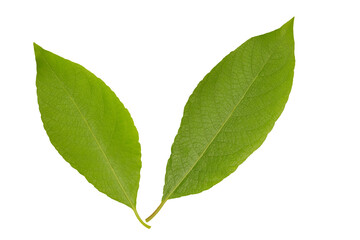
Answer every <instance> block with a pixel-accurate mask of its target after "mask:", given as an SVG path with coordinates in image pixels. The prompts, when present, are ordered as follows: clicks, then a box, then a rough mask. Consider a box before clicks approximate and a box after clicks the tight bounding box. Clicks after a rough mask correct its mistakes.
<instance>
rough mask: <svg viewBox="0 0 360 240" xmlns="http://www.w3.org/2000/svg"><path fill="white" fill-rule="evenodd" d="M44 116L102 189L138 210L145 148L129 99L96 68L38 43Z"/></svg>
mask: <svg viewBox="0 0 360 240" xmlns="http://www.w3.org/2000/svg"><path fill="white" fill-rule="evenodd" d="M34 49H35V56H36V63H37V77H36V86H37V95H38V103H39V109H40V112H41V119H42V121H43V124H44V128H45V130H46V133H47V134H48V136H49V138H50V141H51V143H52V144H53V145H54V147H55V148H56V150H57V151H58V152H59V153H60V155H61V156H62V157H63V158H64V159H65V160H66V161H67V162H69V163H70V164H71V166H72V167H74V168H75V169H76V170H78V171H79V173H81V174H82V175H84V176H85V178H86V179H87V180H88V181H89V182H90V183H91V184H93V185H94V186H95V187H96V188H97V189H98V190H99V191H100V192H103V193H105V194H106V195H108V196H109V197H110V198H112V199H115V200H117V201H119V202H121V203H123V204H125V205H127V206H129V207H130V208H132V209H133V211H134V212H135V214H136V216H137V217H138V219H139V220H140V221H141V219H140V218H139V216H138V214H137V212H136V196H137V191H138V188H139V180H140V168H141V160H140V157H141V152H140V144H139V137H138V132H137V130H136V128H135V125H134V122H133V120H132V118H131V116H130V114H129V112H128V110H127V109H126V108H125V107H124V105H123V104H122V103H121V102H120V101H119V99H118V98H117V97H116V95H115V94H114V93H113V92H112V91H111V89H110V88H109V87H108V86H107V85H106V84H105V83H104V82H103V81H101V80H100V79H99V78H97V77H96V76H95V75H94V74H92V73H91V72H89V71H88V70H86V69H85V68H84V67H82V66H80V65H79V64H76V63H73V62H71V61H69V60H66V59H64V58H62V57H59V56H57V55H55V54H53V53H51V52H49V51H46V50H44V49H42V48H41V47H39V46H38V45H36V44H34Z"/></svg>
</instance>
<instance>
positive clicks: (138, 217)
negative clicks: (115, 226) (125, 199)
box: [133, 208, 151, 229]
mask: <svg viewBox="0 0 360 240" xmlns="http://www.w3.org/2000/svg"><path fill="white" fill-rule="evenodd" d="M133 210H134V213H135V216H136V218H137V219H138V220H139V222H140V223H141V224H142V225H144V227H146V228H148V229H150V228H151V226H149V225H147V224H146V223H145V222H144V221H143V220H142V219H141V217H140V216H139V214H138V212H137V210H136V208H134V209H133Z"/></svg>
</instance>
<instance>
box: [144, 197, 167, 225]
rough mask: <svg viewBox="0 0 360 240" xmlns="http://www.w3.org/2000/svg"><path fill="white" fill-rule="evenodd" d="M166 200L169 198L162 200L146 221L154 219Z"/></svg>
mask: <svg viewBox="0 0 360 240" xmlns="http://www.w3.org/2000/svg"><path fill="white" fill-rule="evenodd" d="M166 201H167V199H165V200H163V201H161V203H160V205H159V206H158V207H157V208H156V209H155V211H154V212H153V213H152V214H151V215H150V216H149V217H148V218H146V219H145V221H146V222H149V221H150V220H151V219H153V218H154V217H155V216H156V214H157V213H158V212H159V211H160V210H161V208H162V207H163V206H164V204H165V203H166Z"/></svg>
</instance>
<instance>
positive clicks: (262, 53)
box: [147, 19, 295, 220]
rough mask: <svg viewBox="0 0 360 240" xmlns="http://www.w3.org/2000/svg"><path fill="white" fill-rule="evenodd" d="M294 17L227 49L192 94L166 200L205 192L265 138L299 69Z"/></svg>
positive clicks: (168, 174)
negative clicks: (227, 52)
mask: <svg viewBox="0 0 360 240" xmlns="http://www.w3.org/2000/svg"><path fill="white" fill-rule="evenodd" d="M294 66H295V56H294V38H293V19H292V20H290V21H289V22H287V23H286V24H285V25H283V26H282V27H281V28H279V29H277V30H275V31H273V32H270V33H267V34H264V35H261V36H257V37H254V38H251V39H249V40H248V41H246V42H245V43H244V44H242V45H241V46H240V47H239V48H237V49H236V50H235V51H233V52H231V53H230V54H229V55H227V56H226V57H225V58H224V59H223V60H222V61H221V62H220V63H219V64H218V65H217V66H216V67H215V68H213V69H212V70H211V72H210V73H209V74H207V75H206V76H205V78H204V79H203V80H202V81H201V82H200V83H199V85H198V86H197V87H196V89H195V90H194V92H193V94H192V95H191V96H190V98H189V100H188V102H187V104H186V106H185V109H184V115H183V118H182V121H181V125H180V128H179V131H178V134H177V136H176V138H175V140H174V143H173V145H172V149H171V156H170V159H169V160H168V163H167V167H166V177H165V185H164V192H163V198H162V203H161V205H160V206H159V208H158V209H157V210H156V211H155V213H154V214H153V215H151V216H150V217H149V218H148V219H147V220H150V219H151V218H152V217H153V216H154V215H155V214H156V213H157V212H158V211H159V210H160V208H161V207H162V205H163V204H164V203H165V202H166V201H167V200H168V199H171V198H178V197H181V196H186V195H189V194H196V193H200V192H202V191H204V190H206V189H209V188H211V187H212V186H214V185H215V184H217V183H219V182H220V181H221V180H222V179H224V178H225V177H227V176H228V175H229V174H231V173H232V172H234V171H235V170H236V168H237V167H238V166H239V165H240V164H241V163H242V162H243V161H245V159H246V158H247V157H248V156H249V155H250V154H251V153H252V152H254V151H255V150H256V149H257V148H258V147H259V146H260V145H261V144H262V143H263V141H264V140H265V138H266V136H267V134H268V133H269V132H270V131H271V129H272V128H273V126H274V124H275V121H276V120H277V119H278V117H279V116H280V114H281V112H282V111H283V109H284V107H285V103H286V102H287V99H288V96H289V93H290V90H291V86H292V80H293V74H294Z"/></svg>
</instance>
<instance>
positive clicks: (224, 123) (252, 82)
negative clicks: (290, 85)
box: [162, 53, 273, 203]
mask: <svg viewBox="0 0 360 240" xmlns="http://www.w3.org/2000/svg"><path fill="white" fill-rule="evenodd" d="M272 55H273V53H271V54H270V55H269V57H268V58H267V59H266V61H265V63H264V64H263V65H262V67H261V69H260V70H259V72H258V73H257V74H256V76H255V77H254V79H253V80H252V81H251V83H250V84H249V87H248V88H247V89H246V91H245V92H244V94H243V96H242V97H241V98H240V100H239V102H238V103H237V104H236V105H235V107H234V108H233V109H232V111H231V112H230V114H229V116H228V117H227V118H226V119H225V121H224V122H223V124H222V125H221V126H220V128H219V130H218V131H217V132H216V133H215V135H214V136H213V138H212V139H211V140H210V142H209V143H208V144H207V145H206V147H205V149H204V150H203V152H202V153H201V154H200V156H199V157H198V159H197V160H196V161H195V162H194V164H193V165H192V166H191V168H190V169H189V170H188V171H187V172H186V173H185V175H184V176H183V178H182V179H181V180H180V181H179V182H178V184H177V185H176V186H175V187H174V188H173V190H172V191H171V192H170V193H169V194H168V195H167V196H166V198H164V200H163V201H162V202H164V203H165V202H166V201H167V200H168V199H169V198H170V196H171V195H172V194H173V193H174V192H175V190H176V189H177V188H178V187H179V186H180V184H181V183H182V182H183V181H184V180H185V178H186V177H187V176H188V175H189V173H190V172H191V171H192V170H193V169H194V167H195V166H196V164H197V163H198V162H199V161H200V159H201V158H202V157H203V156H204V154H205V152H206V151H207V150H208V148H209V147H210V145H211V144H212V143H213V141H214V140H215V138H216V137H217V136H218V134H219V133H220V132H221V130H222V129H223V127H224V126H225V125H226V123H227V122H228V120H229V119H230V118H231V116H232V115H233V113H234V112H235V110H236V108H237V107H238V106H239V105H240V103H241V102H242V100H243V99H244V98H245V95H246V94H247V92H248V91H249V90H250V88H251V86H252V85H253V84H254V82H255V81H256V79H257V78H258V77H259V74H260V73H261V72H262V71H263V70H264V67H265V65H266V64H267V63H268V61H269V59H270V58H271V56H272Z"/></svg>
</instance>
